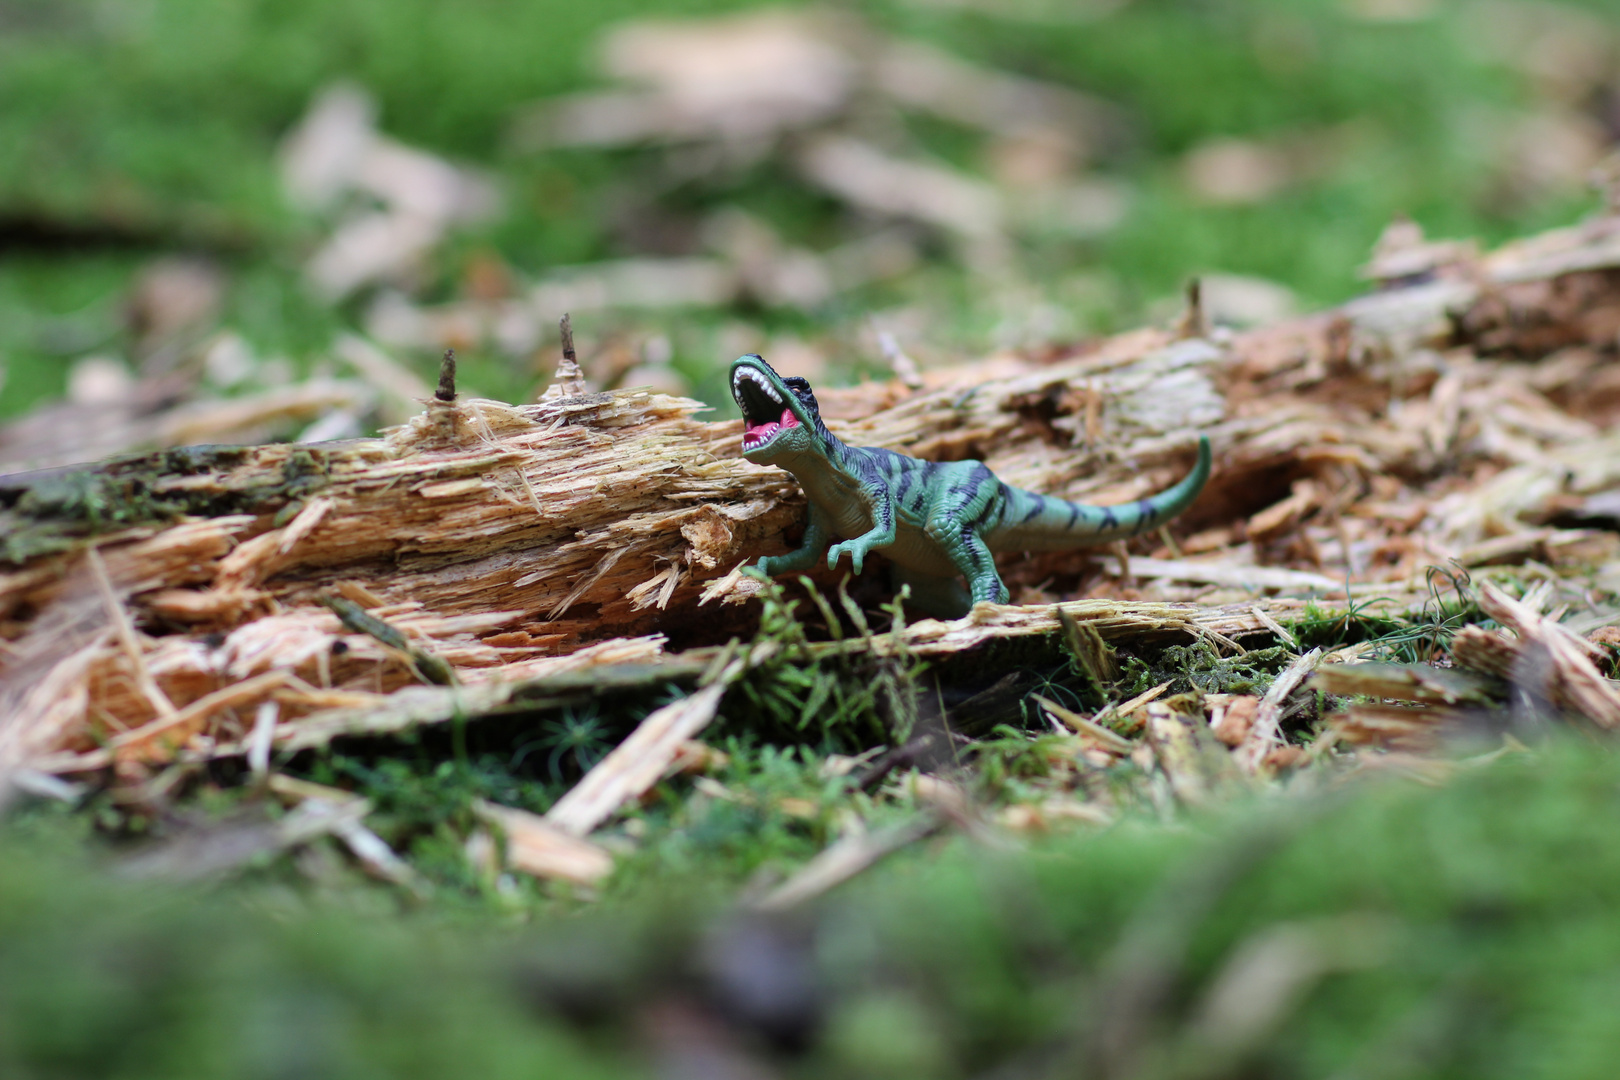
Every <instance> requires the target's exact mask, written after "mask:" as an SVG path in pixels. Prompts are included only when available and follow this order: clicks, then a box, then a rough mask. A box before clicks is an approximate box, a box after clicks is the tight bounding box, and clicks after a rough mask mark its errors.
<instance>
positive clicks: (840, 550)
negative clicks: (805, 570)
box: [827, 540, 866, 575]
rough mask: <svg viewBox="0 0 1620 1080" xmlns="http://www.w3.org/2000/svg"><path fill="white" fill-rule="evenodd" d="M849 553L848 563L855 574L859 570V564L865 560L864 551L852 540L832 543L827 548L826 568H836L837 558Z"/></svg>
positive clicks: (858, 572)
mask: <svg viewBox="0 0 1620 1080" xmlns="http://www.w3.org/2000/svg"><path fill="white" fill-rule="evenodd" d="M845 552H848V553H849V565H850V569H852V570H853V571H854V572H855V573H856V574H857V575H859V574H860V572H861V564H862V563H864V562H865V561H866V552H865V551H864V550H862V548H861V547H860V545H858V544H856V543H855V542H854V541H851V540H846V541H844V542H843V543H841V544H834V545H833V546H832V547H831V548H829V549H828V550H827V569H829V570H836V569H838V560H839V559H841V558H843V557H844V553H845Z"/></svg>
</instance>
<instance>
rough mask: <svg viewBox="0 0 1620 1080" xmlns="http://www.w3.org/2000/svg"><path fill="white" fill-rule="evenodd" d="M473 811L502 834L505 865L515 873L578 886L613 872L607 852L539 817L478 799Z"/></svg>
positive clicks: (590, 883)
mask: <svg viewBox="0 0 1620 1080" xmlns="http://www.w3.org/2000/svg"><path fill="white" fill-rule="evenodd" d="M473 809H474V811H475V812H476V813H477V814H478V816H479V817H481V818H483V819H484V820H485V821H487V822H489V823H490V824H492V825H495V826H497V827H499V828H500V830H501V831H502V832H503V833H505V834H506V861H507V862H508V863H509V864H510V865H511V866H512V868H513V869H515V870H521V871H522V872H523V873H525V874H530V875H533V876H534V877H537V878H556V879H559V880H562V881H571V882H574V883H575V884H578V885H594V884H595V883H596V882H598V881H600V880H601V879H602V878H604V877H606V876H607V875H608V874H610V873H612V872H613V856H612V855H610V854H608V852H607V849H605V848H603V847H600V846H598V845H596V844H593V843H591V842H590V841H589V840H584V839H581V838H580V837H579V836H577V835H575V834H573V833H571V832H568V831H566V830H564V829H561V828H559V827H558V826H557V825H556V824H555V823H553V822H551V821H549V820H547V819H546V818H543V817H541V816H540V815H539V814H531V813H529V812H528V811H527V810H515V809H513V808H511V807H509V806H497V805H496V804H494V803H491V802H485V801H484V800H482V799H480V800H479V801H478V802H477V803H475V804H474V806H473Z"/></svg>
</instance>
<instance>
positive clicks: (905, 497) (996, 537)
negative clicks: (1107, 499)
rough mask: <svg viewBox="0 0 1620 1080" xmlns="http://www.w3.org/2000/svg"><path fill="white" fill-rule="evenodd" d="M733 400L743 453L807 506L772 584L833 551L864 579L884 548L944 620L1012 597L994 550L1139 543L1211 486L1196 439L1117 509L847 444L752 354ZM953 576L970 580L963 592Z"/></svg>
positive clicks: (804, 395) (952, 464)
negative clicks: (1177, 475)
mask: <svg viewBox="0 0 1620 1080" xmlns="http://www.w3.org/2000/svg"><path fill="white" fill-rule="evenodd" d="M731 396H732V397H733V398H735V399H736V402H737V407H738V408H739V409H741V410H742V414H743V427H744V430H743V440H742V452H743V457H745V458H747V459H748V460H749V461H752V462H754V463H756V464H759V465H778V466H780V467H782V468H783V469H786V470H787V471H788V472H790V473H792V474H793V477H794V479H796V480H798V481H799V484H800V485H801V486H802V487H803V488H804V493H805V496H806V498H808V499H809V501H810V520H809V522H808V523H807V524H806V526H805V530H804V539H803V540H802V541H801V542H800V544H799V547H798V549H797V550H795V551H792V552H789V553H788V554H786V555H774V556H771V555H767V556H763V557H761V558H760V560H759V561H758V562H757V563H755V566H757V567H758V568H759V569H760V570H761V571H762V572H764V573H765V574H766V575H768V576H772V577H774V576H776V575H778V574H791V573H801V572H803V571H805V570H808V569H809V568H810V567H811V566H813V565H814V564H815V561H816V560H817V559H819V558H820V557H821V554H822V552H826V553H827V565H828V566H829V567H836V566H837V565H838V561H839V560H840V559H841V558H843V557H844V556H845V555H846V554H847V555H848V556H849V558H850V563H851V565H852V566H853V567H854V569H855V572H856V573H857V574H859V573H860V572H861V566H862V564H863V563H864V562H865V559H866V556H867V554H868V553H870V552H872V551H874V550H878V551H882V552H883V553H884V554H885V555H887V556H888V557H889V559H890V561H891V562H893V563H894V565H895V568H896V577H897V583H896V587H898V586H899V585H900V584H908V585H910V586H911V596H912V601H913V603H915V604H916V605H917V606H918V607H920V608H922V609H923V610H926V611H930V612H932V613H934V614H939V615H960V614H964V613H965V612H966V611H967V610H968V608H969V607H970V606H971V605H972V604H977V603H979V602H981V601H986V600H988V601H993V602H995V603H1002V604H1004V603H1006V602H1007V587H1006V586H1005V585H1003V584H1002V582H1001V577H1000V575H998V574H997V573H996V564H995V560H994V559H993V558H991V552H995V551H1055V550H1063V549H1067V548H1079V547H1087V546H1090V545H1093V544H1101V543H1106V542H1108V541H1110V540H1118V539H1121V538H1122V537H1127V536H1135V535H1137V534H1138V533H1141V532H1145V531H1147V530H1148V529H1152V528H1155V527H1157V526H1158V525H1160V524H1162V523H1164V522H1166V521H1168V520H1170V519H1171V518H1172V517H1174V516H1175V515H1177V514H1179V513H1180V512H1181V511H1182V510H1185V509H1186V508H1187V506H1188V504H1190V503H1191V502H1192V501H1193V499H1194V498H1196V497H1197V496H1198V493H1199V491H1201V490H1202V489H1203V487H1204V482H1205V481H1206V480H1208V479H1209V466H1210V453H1209V439H1207V438H1204V437H1200V438H1199V441H1198V464H1197V465H1195V466H1194V467H1193V470H1192V472H1191V473H1189V474H1188V475H1187V476H1186V477H1185V478H1183V479H1182V481H1181V482H1180V483H1178V484H1176V485H1175V486H1174V487H1172V488H1170V489H1169V490H1167V491H1163V492H1160V493H1159V494H1158V495H1154V496H1153V497H1151V498H1147V499H1138V500H1137V501H1136V502H1134V503H1128V504H1125V505H1122V506H1087V505H1085V504H1084V503H1072V502H1069V501H1067V500H1065V499H1058V498H1053V497H1051V496H1047V495H1036V494H1034V493H1033V492H1029V491H1022V490H1020V489H1018V488H1015V487H1011V486H1009V485H1007V484H1004V483H1002V482H1001V481H1000V480H997V479H996V477H995V474H994V473H992V472H991V471H990V470H989V469H987V468H985V466H984V464H983V463H982V462H978V461H949V462H933V461H919V460H918V459H916V458H912V457H907V456H906V455H904V454H897V453H895V452H894V451H893V450H882V449H879V448H877V447H867V446H847V445H845V444H844V443H843V442H841V441H840V440H839V439H838V438H837V436H835V435H833V434H832V432H830V431H828V430H827V426H826V425H825V424H824V423H822V421H821V411H820V409H819V407H818V406H817V405H816V396H815V394H813V393H812V392H811V391H810V384H809V383H808V382H806V381H805V380H804V379H801V378H798V377H796V376H795V377H792V378H786V379H784V378H783V377H782V376H780V375H778V374H777V373H776V371H775V369H774V368H772V367H771V366H770V365H769V364H767V363H766V362H765V361H764V360H762V359H761V358H760V357H758V356H756V355H752V354H750V355H748V356H742V357H738V358H737V360H736V361H735V362H734V363H733V364H732V365H731ZM840 537H842V538H843V539H839V538H840ZM834 540H837V543H834ZM957 575H961V576H963V577H966V578H967V580H968V586H969V590H968V591H967V592H964V591H963V589H962V587H961V585H960V583H959V582H958V580H957Z"/></svg>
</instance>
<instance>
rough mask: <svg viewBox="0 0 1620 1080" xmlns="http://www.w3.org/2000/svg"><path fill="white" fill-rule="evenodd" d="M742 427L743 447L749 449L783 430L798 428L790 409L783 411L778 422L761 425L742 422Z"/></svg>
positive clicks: (797, 422) (795, 418)
mask: <svg viewBox="0 0 1620 1080" xmlns="http://www.w3.org/2000/svg"><path fill="white" fill-rule="evenodd" d="M743 426H744V430H743V446H744V447H749V446H758V445H759V444H760V443H763V442H767V441H768V440H769V439H770V438H771V436H773V435H775V434H776V433H777V432H778V431H781V430H782V429H783V428H790V427H798V426H799V421H798V418H797V417H795V416H794V415H793V410H792V409H783V410H782V419H780V420H767V421H765V422H764V423H763V424H751V423H748V422H747V421H744V422H743Z"/></svg>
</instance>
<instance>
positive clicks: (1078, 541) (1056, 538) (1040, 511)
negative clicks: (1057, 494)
mask: <svg viewBox="0 0 1620 1080" xmlns="http://www.w3.org/2000/svg"><path fill="white" fill-rule="evenodd" d="M1209 469H1210V450H1209V439H1208V438H1207V437H1205V436H1199V439H1198V462H1197V464H1195V465H1194V466H1193V469H1192V472H1190V473H1188V474H1187V475H1186V476H1184V477H1183V478H1182V479H1181V482H1180V483H1178V484H1176V485H1175V486H1174V487H1171V488H1168V489H1166V490H1164V491H1161V492H1159V494H1157V495H1153V496H1150V497H1148V498H1146V499H1138V500H1136V501H1135V502H1133V503H1124V504H1122V505H1119V506H1088V505H1086V504H1085V503H1072V502H1069V501H1068V500H1067V499H1058V498H1054V497H1053V496H1050V495H1037V494H1035V493H1034V492H1031V491H1023V490H1021V489H1019V488H1015V487H1011V486H1009V487H1007V489H1006V501H1005V504H1004V508H1003V510H1002V513H1001V523H1000V524H999V525H998V526H997V527H996V528H995V529H993V530H992V531H991V533H990V535H989V537H988V538H987V539H988V540H989V542H990V547H991V548H992V549H994V550H998V551H1059V550H1063V549H1067V548H1077V547H1088V546H1090V545H1092V544H1105V543H1108V542H1109V541H1111V540H1121V539H1124V538H1125V537H1128V536H1136V535H1138V534H1140V533H1144V532H1147V531H1148V530H1149V529H1156V528H1158V527H1159V526H1160V525H1163V524H1164V523H1165V522H1166V521H1169V520H1170V519H1171V518H1173V517H1175V516H1176V515H1177V514H1179V513H1181V512H1182V511H1183V510H1185V509H1186V508H1187V507H1188V506H1189V505H1191V503H1192V501H1193V500H1194V499H1196V498H1197V497H1198V493H1199V492H1200V491H1202V490H1203V489H1204V484H1205V482H1206V481H1208V480H1209Z"/></svg>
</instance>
